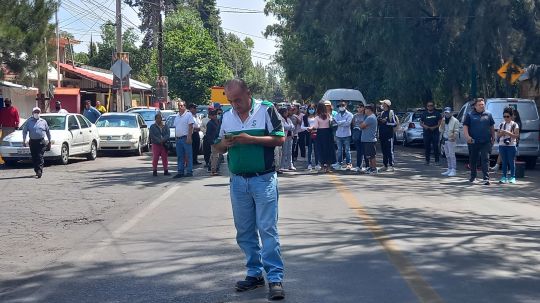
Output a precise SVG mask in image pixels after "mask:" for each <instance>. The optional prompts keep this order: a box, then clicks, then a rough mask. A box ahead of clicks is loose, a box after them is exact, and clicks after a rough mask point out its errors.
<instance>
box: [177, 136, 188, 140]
mask: <svg viewBox="0 0 540 303" xmlns="http://www.w3.org/2000/svg"><path fill="white" fill-rule="evenodd" d="M182 138H187V136H181V137H176V139H182Z"/></svg>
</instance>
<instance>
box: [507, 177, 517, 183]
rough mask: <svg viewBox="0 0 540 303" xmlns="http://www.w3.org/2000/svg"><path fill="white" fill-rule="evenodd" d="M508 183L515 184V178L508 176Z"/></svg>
mask: <svg viewBox="0 0 540 303" xmlns="http://www.w3.org/2000/svg"><path fill="white" fill-rule="evenodd" d="M508 183H510V184H516V178H510V181H508Z"/></svg>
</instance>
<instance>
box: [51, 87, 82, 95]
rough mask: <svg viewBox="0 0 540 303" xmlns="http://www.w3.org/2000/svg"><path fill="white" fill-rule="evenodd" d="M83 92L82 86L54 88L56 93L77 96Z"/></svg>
mask: <svg viewBox="0 0 540 303" xmlns="http://www.w3.org/2000/svg"><path fill="white" fill-rule="evenodd" d="M80 92H81V89H80V88H71V87H57V88H55V89H54V95H55V96H56V95H69V96H77V95H79V93H80Z"/></svg>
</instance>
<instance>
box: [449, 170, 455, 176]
mask: <svg viewBox="0 0 540 303" xmlns="http://www.w3.org/2000/svg"><path fill="white" fill-rule="evenodd" d="M455 176H456V170H455V169H452V170H450V172H449V173H448V177H455Z"/></svg>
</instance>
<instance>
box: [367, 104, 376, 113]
mask: <svg viewBox="0 0 540 303" xmlns="http://www.w3.org/2000/svg"><path fill="white" fill-rule="evenodd" d="M364 108H365V109H369V110H370V111H372V112H375V105H374V104H373V103H369V104H368V105H366V106H365V107H364Z"/></svg>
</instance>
